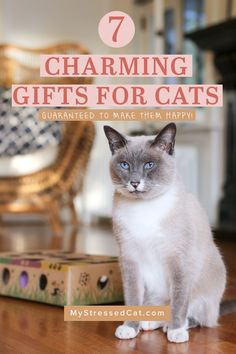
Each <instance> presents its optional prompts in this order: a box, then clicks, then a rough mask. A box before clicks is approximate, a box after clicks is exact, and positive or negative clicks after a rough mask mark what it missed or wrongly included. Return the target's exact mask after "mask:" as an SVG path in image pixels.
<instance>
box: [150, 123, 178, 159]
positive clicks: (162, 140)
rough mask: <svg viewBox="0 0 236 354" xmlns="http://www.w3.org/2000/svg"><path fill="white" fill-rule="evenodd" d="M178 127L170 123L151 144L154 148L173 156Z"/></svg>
mask: <svg viewBox="0 0 236 354" xmlns="http://www.w3.org/2000/svg"><path fill="white" fill-rule="evenodd" d="M175 135H176V125H175V123H170V124H168V125H166V126H165V128H163V129H162V130H161V131H160V133H159V134H158V135H157V136H156V137H155V139H154V140H153V142H152V143H151V146H152V147H158V148H159V149H161V150H163V151H166V152H167V153H168V154H169V155H173V153H174V146H175Z"/></svg>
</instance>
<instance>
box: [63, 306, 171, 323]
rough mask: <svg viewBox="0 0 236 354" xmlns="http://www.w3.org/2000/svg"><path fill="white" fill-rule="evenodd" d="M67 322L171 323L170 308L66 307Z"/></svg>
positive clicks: (65, 316) (65, 318) (65, 317)
mask: <svg viewBox="0 0 236 354" xmlns="http://www.w3.org/2000/svg"><path fill="white" fill-rule="evenodd" d="M64 320H65V321H124V320H130V321H169V320H170V306H65V307H64Z"/></svg>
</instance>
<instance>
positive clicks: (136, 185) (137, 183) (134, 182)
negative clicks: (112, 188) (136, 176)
mask: <svg viewBox="0 0 236 354" xmlns="http://www.w3.org/2000/svg"><path fill="white" fill-rule="evenodd" d="M130 184H131V185H132V186H133V187H134V188H135V189H137V188H138V186H139V184H140V182H137V181H131V182H130Z"/></svg>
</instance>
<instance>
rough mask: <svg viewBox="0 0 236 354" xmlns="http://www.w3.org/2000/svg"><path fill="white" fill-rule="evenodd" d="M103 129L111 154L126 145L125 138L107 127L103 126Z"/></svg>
mask: <svg viewBox="0 0 236 354" xmlns="http://www.w3.org/2000/svg"><path fill="white" fill-rule="evenodd" d="M103 129H104V132H105V134H106V137H107V139H108V142H109V146H110V149H111V152H112V154H114V153H115V152H116V151H117V150H119V149H120V148H122V147H124V146H125V145H126V144H127V140H126V139H125V137H124V136H123V135H122V134H120V133H119V132H117V131H116V130H115V129H113V128H111V127H109V125H104V127H103Z"/></svg>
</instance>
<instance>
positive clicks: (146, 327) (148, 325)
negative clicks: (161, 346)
mask: <svg viewBox="0 0 236 354" xmlns="http://www.w3.org/2000/svg"><path fill="white" fill-rule="evenodd" d="M162 326H163V323H162V322H157V321H142V322H141V329H142V330H143V331H153V330H154V329H157V328H160V327H162Z"/></svg>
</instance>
